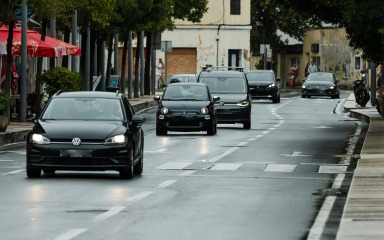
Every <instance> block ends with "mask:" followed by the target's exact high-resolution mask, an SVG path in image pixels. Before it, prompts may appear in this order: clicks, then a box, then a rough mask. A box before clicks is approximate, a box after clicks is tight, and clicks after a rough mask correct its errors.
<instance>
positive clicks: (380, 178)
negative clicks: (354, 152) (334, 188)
mask: <svg viewBox="0 0 384 240" xmlns="http://www.w3.org/2000/svg"><path fill="white" fill-rule="evenodd" d="M344 110H345V111H346V112H350V116H351V117H353V118H357V119H360V120H362V121H365V122H367V123H369V128H368V132H367V136H366V138H365V141H364V145H363V148H362V150H361V154H360V159H359V161H358V164H357V167H356V169H355V172H354V175H353V180H352V183H351V187H350V189H349V193H348V197H347V201H346V204H345V206H344V212H343V216H342V220H341V223H340V226H339V231H338V234H337V238H336V239H337V240H347V239H348V240H353V239H359V240H368V239H369V240H370V239H384V118H383V117H382V116H381V115H380V114H379V113H378V112H377V111H376V108H375V107H372V106H371V105H370V102H369V103H368V104H367V106H366V107H364V108H363V107H358V106H357V105H356V103H355V98H354V95H353V94H351V95H350V97H349V98H348V99H347V101H346V103H345V104H344Z"/></svg>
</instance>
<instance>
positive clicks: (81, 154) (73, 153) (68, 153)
mask: <svg viewBox="0 0 384 240" xmlns="http://www.w3.org/2000/svg"><path fill="white" fill-rule="evenodd" d="M60 157H77V158H86V157H92V150H60Z"/></svg>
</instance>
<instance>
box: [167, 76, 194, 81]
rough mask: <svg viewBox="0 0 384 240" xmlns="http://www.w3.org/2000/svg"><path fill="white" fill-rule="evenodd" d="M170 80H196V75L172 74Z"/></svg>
mask: <svg viewBox="0 0 384 240" xmlns="http://www.w3.org/2000/svg"><path fill="white" fill-rule="evenodd" d="M171 81H172V82H196V77H194V76H173V77H172V78H171Z"/></svg>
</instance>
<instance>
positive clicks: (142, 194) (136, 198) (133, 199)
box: [127, 192, 153, 202]
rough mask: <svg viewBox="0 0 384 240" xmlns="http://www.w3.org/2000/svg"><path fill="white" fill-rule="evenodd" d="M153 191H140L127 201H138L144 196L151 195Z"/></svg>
mask: <svg viewBox="0 0 384 240" xmlns="http://www.w3.org/2000/svg"><path fill="white" fill-rule="evenodd" d="M152 193H153V192H141V193H139V194H137V195H135V196H133V197H130V198H128V200H127V201H129V202H137V201H140V200H141V199H143V198H146V197H148V196H149V195H151V194H152Z"/></svg>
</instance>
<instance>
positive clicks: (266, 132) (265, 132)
mask: <svg viewBox="0 0 384 240" xmlns="http://www.w3.org/2000/svg"><path fill="white" fill-rule="evenodd" d="M268 133H269V131H264V132H262V133H261V134H263V135H265V134H268Z"/></svg>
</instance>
